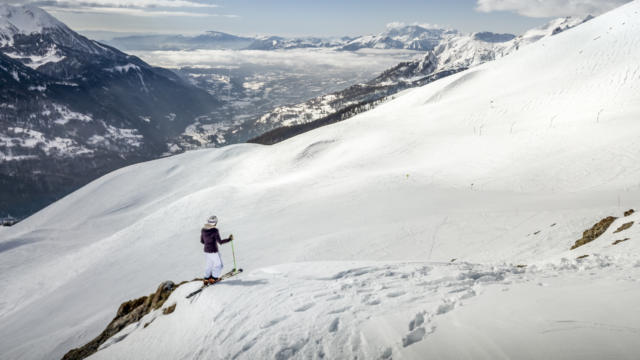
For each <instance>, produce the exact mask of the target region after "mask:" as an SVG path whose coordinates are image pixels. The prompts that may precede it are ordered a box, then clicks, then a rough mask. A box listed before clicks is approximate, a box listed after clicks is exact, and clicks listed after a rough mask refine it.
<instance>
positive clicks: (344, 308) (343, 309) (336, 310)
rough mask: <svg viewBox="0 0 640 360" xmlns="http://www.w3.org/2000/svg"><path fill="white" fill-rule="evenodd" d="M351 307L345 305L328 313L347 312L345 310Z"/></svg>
mask: <svg viewBox="0 0 640 360" xmlns="http://www.w3.org/2000/svg"><path fill="white" fill-rule="evenodd" d="M349 309H351V306H345V307H343V308H340V309H335V310H332V311H329V312H328V313H327V314H340V313H343V312H345V311H347V310H349Z"/></svg>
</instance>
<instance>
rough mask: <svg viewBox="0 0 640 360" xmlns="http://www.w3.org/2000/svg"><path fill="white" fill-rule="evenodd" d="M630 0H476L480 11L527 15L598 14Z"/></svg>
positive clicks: (535, 16)
mask: <svg viewBox="0 0 640 360" xmlns="http://www.w3.org/2000/svg"><path fill="white" fill-rule="evenodd" d="M629 1H630V0H477V6H476V10H478V11H480V12H493V11H511V12H515V13H517V14H520V15H523V16H527V17H534V18H538V17H560V16H586V15H594V16H595V15H600V14H602V13H604V12H606V11H609V10H611V9H614V8H616V7H618V6H620V5H623V4H625V3H627V2H629Z"/></svg>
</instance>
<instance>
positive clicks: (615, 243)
mask: <svg viewBox="0 0 640 360" xmlns="http://www.w3.org/2000/svg"><path fill="white" fill-rule="evenodd" d="M627 240H631V239H629V238H624V239H622V240H616V241H614V242H613V243H612V244H611V245H618V244H620V243H621V242H624V241H627Z"/></svg>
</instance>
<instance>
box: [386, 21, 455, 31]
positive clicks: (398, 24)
mask: <svg viewBox="0 0 640 360" xmlns="http://www.w3.org/2000/svg"><path fill="white" fill-rule="evenodd" d="M405 26H420V27H421V28H425V29H444V28H448V27H447V26H441V25H438V24H429V23H419V22H414V23H405V22H401V21H394V22H390V23H388V24H387V30H391V29H398V28H403V27H405Z"/></svg>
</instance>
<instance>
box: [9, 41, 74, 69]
mask: <svg viewBox="0 0 640 360" xmlns="http://www.w3.org/2000/svg"><path fill="white" fill-rule="evenodd" d="M4 54H5V55H7V56H9V57H11V58H14V59H19V60H21V61H24V64H25V65H26V66H28V67H30V68H32V69H37V68H39V67H40V66H42V65H44V64H48V63H57V62H60V61H62V60H64V59H65V56H62V55H60V54H59V50H58V48H57V47H56V46H55V45H53V46H51V47H50V48H49V49H47V52H46V53H45V54H44V55H28V54H27V55H24V54H20V53H12V52H5V53H4Z"/></svg>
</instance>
